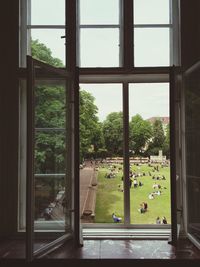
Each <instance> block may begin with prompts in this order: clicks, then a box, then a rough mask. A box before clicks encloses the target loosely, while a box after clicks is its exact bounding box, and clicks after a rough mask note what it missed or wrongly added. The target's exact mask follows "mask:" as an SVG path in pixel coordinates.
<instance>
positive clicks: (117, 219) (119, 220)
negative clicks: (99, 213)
mask: <svg viewBox="0 0 200 267" xmlns="http://www.w3.org/2000/svg"><path fill="white" fill-rule="evenodd" d="M112 218H113V221H114V222H115V223H118V222H121V221H122V218H120V217H117V216H116V215H115V213H113V214H112Z"/></svg>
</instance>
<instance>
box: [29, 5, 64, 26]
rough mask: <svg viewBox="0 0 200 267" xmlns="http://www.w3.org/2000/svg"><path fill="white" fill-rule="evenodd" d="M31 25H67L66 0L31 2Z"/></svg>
mask: <svg viewBox="0 0 200 267" xmlns="http://www.w3.org/2000/svg"><path fill="white" fill-rule="evenodd" d="M44 14H45V15H44ZM31 24H32V25H65V0H42V1H41V0H31Z"/></svg>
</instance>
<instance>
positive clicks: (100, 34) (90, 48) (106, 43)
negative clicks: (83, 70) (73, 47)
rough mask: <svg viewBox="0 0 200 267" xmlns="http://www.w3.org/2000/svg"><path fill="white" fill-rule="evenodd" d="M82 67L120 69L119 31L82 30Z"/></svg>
mask: <svg viewBox="0 0 200 267" xmlns="http://www.w3.org/2000/svg"><path fill="white" fill-rule="evenodd" d="M80 54H81V55H80V56H81V58H80V65H81V67H119V30H118V29H81V39H80Z"/></svg>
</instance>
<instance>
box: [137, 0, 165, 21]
mask: <svg viewBox="0 0 200 267" xmlns="http://www.w3.org/2000/svg"><path fill="white" fill-rule="evenodd" d="M133 1H134V24H168V23H169V5H170V4H169V0H133Z"/></svg>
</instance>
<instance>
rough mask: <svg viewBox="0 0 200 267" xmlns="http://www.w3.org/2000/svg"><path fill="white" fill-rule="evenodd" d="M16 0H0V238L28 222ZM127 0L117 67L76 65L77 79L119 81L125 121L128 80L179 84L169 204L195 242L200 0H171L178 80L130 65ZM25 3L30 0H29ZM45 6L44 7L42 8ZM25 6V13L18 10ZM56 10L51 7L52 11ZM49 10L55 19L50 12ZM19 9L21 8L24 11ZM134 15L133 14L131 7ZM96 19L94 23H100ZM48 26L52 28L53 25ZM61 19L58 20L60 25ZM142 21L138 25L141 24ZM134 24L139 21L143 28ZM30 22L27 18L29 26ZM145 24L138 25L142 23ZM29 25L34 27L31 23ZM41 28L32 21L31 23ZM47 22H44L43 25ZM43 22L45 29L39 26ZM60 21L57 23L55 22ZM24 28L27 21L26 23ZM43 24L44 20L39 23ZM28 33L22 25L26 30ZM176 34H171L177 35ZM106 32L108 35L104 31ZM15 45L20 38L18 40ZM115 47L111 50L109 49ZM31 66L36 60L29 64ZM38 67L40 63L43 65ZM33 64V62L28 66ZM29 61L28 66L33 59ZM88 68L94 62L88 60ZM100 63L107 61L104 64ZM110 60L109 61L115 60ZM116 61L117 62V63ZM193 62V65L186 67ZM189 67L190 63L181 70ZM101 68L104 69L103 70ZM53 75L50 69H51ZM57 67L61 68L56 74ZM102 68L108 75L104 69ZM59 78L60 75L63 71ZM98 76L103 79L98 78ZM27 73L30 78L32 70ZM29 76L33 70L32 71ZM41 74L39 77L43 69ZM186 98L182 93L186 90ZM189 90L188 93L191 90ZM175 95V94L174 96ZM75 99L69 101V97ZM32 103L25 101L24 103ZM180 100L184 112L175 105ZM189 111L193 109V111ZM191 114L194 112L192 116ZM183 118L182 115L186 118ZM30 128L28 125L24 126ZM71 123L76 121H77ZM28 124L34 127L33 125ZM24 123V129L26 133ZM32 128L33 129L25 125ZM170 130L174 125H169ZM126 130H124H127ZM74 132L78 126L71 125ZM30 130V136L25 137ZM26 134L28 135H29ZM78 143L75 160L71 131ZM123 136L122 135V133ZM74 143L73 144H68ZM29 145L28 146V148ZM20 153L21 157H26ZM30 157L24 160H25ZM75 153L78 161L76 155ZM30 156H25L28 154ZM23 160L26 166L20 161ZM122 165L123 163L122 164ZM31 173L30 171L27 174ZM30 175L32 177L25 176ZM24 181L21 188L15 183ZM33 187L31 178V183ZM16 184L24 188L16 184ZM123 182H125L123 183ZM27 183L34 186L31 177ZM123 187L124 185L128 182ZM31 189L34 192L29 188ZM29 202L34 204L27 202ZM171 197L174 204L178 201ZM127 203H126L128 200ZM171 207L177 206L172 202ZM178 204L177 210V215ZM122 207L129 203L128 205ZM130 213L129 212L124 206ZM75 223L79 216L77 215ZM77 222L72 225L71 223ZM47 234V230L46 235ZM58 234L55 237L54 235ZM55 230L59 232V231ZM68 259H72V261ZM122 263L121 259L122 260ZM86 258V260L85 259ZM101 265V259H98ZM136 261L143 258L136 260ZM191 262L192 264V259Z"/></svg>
mask: <svg viewBox="0 0 200 267" xmlns="http://www.w3.org/2000/svg"><path fill="white" fill-rule="evenodd" d="M19 2H20V1H19V0H16V1H11V0H7V1H4V2H3V4H2V8H1V9H0V12H1V16H0V18H1V26H2V27H1V37H2V39H1V40H2V41H1V90H0V101H1V103H0V109H1V111H0V116H1V120H0V121H1V127H2V129H1V139H0V142H1V143H0V210H1V216H0V217H1V222H0V236H1V239H2V240H3V239H5V238H9V239H11V240H15V239H16V238H19V237H22V238H23V239H24V240H25V238H24V234H23V235H21V233H20V231H18V229H19V223H21V224H23V223H24V221H25V217H23V218H22V217H20V218H19V216H18V215H19V214H18V211H19V207H20V208H22V209H23V210H26V209H25V206H26V201H25V202H24V201H23V198H20V196H22V195H23V194H21V193H20V192H25V189H26V184H25V182H22V180H20V178H21V177H22V173H21V172H20V171H21V170H23V171H25V173H24V174H23V175H24V176H25V177H26V167H27V165H26V164H25V163H24V162H29V163H30V161H31V159H30V156H31V154H26V148H25V151H24V152H23V153H22V154H19V150H20V148H22V149H23V148H24V144H26V139H24V136H26V129H25V128H23V127H21V125H23V123H24V122H25V121H26V116H27V115H28V116H30V113H27V112H22V113H21V115H22V116H20V112H19V110H20V109H21V108H25V110H26V105H25V106H24V107H22V102H21V101H22V98H25V99H26V95H24V91H20V90H19V79H20V80H21V83H23V82H24V81H25V80H26V78H27V77H28V76H29V74H30V69H29V70H28V69H27V66H26V65H25V55H26V54H27V53H28V52H27V50H26V49H27V47H26V43H27V40H28V38H26V37H27V36H26V37H24V36H22V35H21V34H20V35H19V21H20V23H21V24H20V29H22V28H23V27H25V28H26V27H27V24H23V23H22V22H23V20H26V14H27V12H26V11H27V9H26V8H27V5H26V2H25V1H21V5H19ZM124 2H126V3H128V4H125V6H124V9H123V12H124V14H125V16H123V23H124V24H125V25H126V27H124V28H123V29H124V31H123V35H122V36H120V37H121V39H122V40H123V41H122V42H123V48H124V51H125V52H124V53H123V55H121V56H122V59H121V63H123V64H121V65H120V64H118V65H119V66H117V67H116V66H114V68H108V69H106V67H105V66H103V67H102V69H101V68H88V69H87V68H82V67H81V69H80V70H79V74H80V76H79V79H80V80H81V82H93V83H94V82H108V81H109V82H111V83H116V82H121V83H122V84H123V86H124V87H123V88H124V102H123V103H124V111H125V114H126V115H125V116H124V120H125V121H124V125H125V127H126V125H127V122H128V116H127V114H128V110H127V88H128V83H129V82H131V81H133V79H134V81H135V82H139V81H140V82H150V81H151V82H166V81H168V82H170V84H171V86H175V87H176V88H178V89H177V90H172V92H176V94H174V95H173V96H172V95H171V103H170V107H171V112H172V114H173V116H170V123H171V125H172V127H171V128H170V129H172V130H173V132H172V137H173V136H174V138H172V146H171V152H172V154H173V155H174V157H173V159H171V163H172V161H173V162H174V164H175V163H176V165H173V164H171V167H172V170H173V175H175V176H173V177H176V178H177V179H175V178H174V179H172V183H173V186H174V187H176V188H177V190H176V192H174V195H173V196H172V203H173V204H174V203H175V204H176V205H177V207H178V209H177V210H178V212H177V211H176V210H175V209H173V210H172V217H173V226H174V227H175V225H176V224H177V222H178V224H181V227H182V229H181V230H182V231H183V233H184V234H185V235H187V237H188V238H189V239H190V240H191V241H192V242H193V243H194V244H195V245H196V246H199V223H200V212H199V211H200V209H199V206H200V202H199V199H200V197H199V194H200V189H199V188H200V183H199V175H200V168H199V151H200V143H199V129H198V125H199V120H200V116H199V103H198V101H195V100H198V99H199V80H198V77H199V75H198V71H199V65H198V62H199V57H200V52H199V46H200V34H199V32H200V23H199V11H200V3H199V1H197V0H196V1H195V0H192V1H187V0H182V1H173V5H175V9H174V10H176V12H177V13H174V16H175V17H176V18H179V19H177V20H176V23H175V24H173V30H174V31H173V33H174V36H175V37H176V36H178V33H179V30H178V28H179V27H180V30H181V34H180V38H179V39H178V40H176V42H173V45H174V47H173V53H171V54H170V56H171V59H170V60H171V62H170V64H169V65H170V66H172V65H175V66H176V67H177V68H176V69H175V72H176V74H177V73H178V75H177V79H176V81H175V80H174V76H173V75H171V76H170V77H171V80H170V81H169V74H170V73H171V72H172V68H169V66H167V67H166V66H164V67H161V68H159V67H152V68H151V67H149V68H148V67H146V66H145V67H144V68H142V67H141V66H140V67H136V68H135V69H134V70H133V69H132V68H133V49H132V48H133V42H132V41H131V40H132V32H133V31H132V20H131V18H132V16H133V15H131V14H130V11H131V10H132V11H133V9H132V1H129V0H128V1H124ZM28 3H30V1H28ZM74 3H75V1H67V5H68V6H67V10H68V11H67V12H69V10H70V14H69V16H67V23H68V32H67V34H69V35H70V38H69V39H68V40H67V41H66V43H67V44H68V48H69V50H68V52H67V53H68V57H67V60H68V63H67V65H68V71H71V72H72V73H74V72H75V66H76V64H75V62H76V60H75V56H76V53H75V44H76V30H75V27H74V25H75V23H76V16H75V13H76V9H75V6H74ZM47 10H48V9H47ZM24 11H25V13H23V12H24ZM54 12H55V10H54ZM54 12H52V19H53V14H54ZM179 12H180V16H179V17H178V13H179ZM22 14H23V15H22ZM132 14H133V13H132ZM97 24H98V23H97ZM51 26H52V27H51ZM61 26H63V25H61ZM90 26H91V25H89V26H88V25H86V24H85V26H83V25H82V28H84V27H85V28H87V27H88V28H95V25H92V26H91V27H90ZM140 26H141V25H140ZM140 26H138V27H140ZM30 27H31V25H29V28H30ZM101 27H102V25H101V23H99V24H98V25H97V26H96V28H101ZM106 27H107V28H109V27H110V28H111V29H112V28H115V29H116V28H117V29H118V28H119V24H117V23H114V26H113V27H112V26H110V25H109V23H108V24H107V26H106ZM142 27H144V25H143V26H141V28H142ZM148 27H151V24H149V25H147V28H148ZM154 27H155V28H156V27H158V28H159V27H161V28H162V27H167V28H168V30H169V28H170V29H171V27H172V25H171V24H170V23H168V24H167V25H161V26H158V25H157V26H155V25H154ZM33 28H34V27H33ZM36 28H40V27H39V26H37V25H35V29H36ZM44 28H45V27H44ZM44 28H43V29H44ZM52 28H54V29H55V28H56V26H55V25H49V26H48V27H46V28H45V29H46V30H47V29H52ZM58 28H59V27H58ZM26 29H27V28H26ZM41 29H42V27H41ZM25 32H26V30H25ZM130 33H131V35H130ZM175 37H174V40H175V39H176V38H175ZM105 39H106V38H105ZM19 40H23V41H25V42H22V43H20V42H19ZM19 44H20V45H19ZM111 51H112V49H111ZM34 64H35V68H36V69H37V68H38V66H36V65H37V64H39V63H34ZM41 66H42V67H41ZM29 67H31V65H30V66H29ZM32 67H33V65H32ZM40 67H41V68H43V67H44V69H45V72H44V73H40V74H39V75H44V77H45V78H52V75H53V72H54V70H52V69H51V68H49V72H48V73H46V72H47V69H48V68H47V69H46V66H43V65H40ZM90 67H91V66H90ZM104 67H105V68H104ZM112 67H113V66H112ZM115 67H116V68H115ZM189 69H190V70H189ZM186 70H188V71H187V72H186ZM105 73H106V75H105ZM54 74H55V73H54ZM57 74H58V73H57ZM182 74H184V79H183V80H182V79H180V77H181V75H182ZM59 75H60V76H59V78H60V77H61V76H62V75H63V77H65V74H63V73H62V72H61V74H60V73H59ZM104 75H105V76H104ZM63 77H62V78H63ZM102 77H103V78H102ZM29 78H30V77H29ZM31 78H32V79H33V77H32V76H31ZM40 78H41V76H40ZM175 87H174V88H175ZM184 93H185V95H186V97H185V95H184ZM191 95H192V96H191ZM71 97H72V98H73V99H72V100H75V101H76V100H77V99H76V97H74V95H72V96H71ZM174 100H175V101H174ZM72 104H73V101H72ZM28 107H30V105H29V106H28ZM180 107H181V112H179V111H180ZM76 112H77V110H74V114H75V116H77V113H76ZM180 114H184V116H183V117H182V116H181V117H180ZM191 115H192V116H191ZM193 115H194V116H193ZM184 117H185V118H184ZM29 126H30V128H31V125H29ZM74 127H75V129H76V127H77V125H74ZM31 129H32V128H31ZM23 130H25V132H23ZM29 130H30V129H29ZM172 130H171V131H172ZM126 132H127V131H126ZM75 134H76V132H75ZM29 137H30V136H29ZM30 138H31V137H30ZM74 140H76V141H75V147H73V150H72V152H74V153H72V154H73V155H72V157H73V160H74V162H75V166H76V163H77V162H78V161H77V162H76V160H77V158H78V155H77V148H78V146H77V139H76V138H74ZM126 141H127V139H126ZM127 143H128V142H126V145H125V148H124V155H125V157H126V159H127V155H128V151H129V150H128V145H127ZM73 145H74V143H73ZM29 149H30V150H31V147H29ZM24 156H25V158H24ZM27 159H28V160H27ZM75 159H76V160H75ZM26 160H27V161H26ZM24 164H25V165H24ZM77 166H78V168H76V169H75V168H74V169H73V171H74V173H73V175H74V176H73V177H76V175H77V169H78V170H79V164H77ZM126 168H127V165H126ZM29 178H30V177H29ZM27 181H28V182H29V181H30V180H29V179H28V180H27ZM74 181H75V184H76V185H77V183H78V182H77V180H76V179H75V180H74ZM20 185H21V187H20ZM32 187H33V185H32ZM19 188H20V190H21V191H19ZM127 188H128V187H127ZM29 189H31V184H30V187H29ZM125 190H126V189H125ZM29 193H31V191H30V192H29ZM126 193H127V194H126V197H127V198H128V195H129V194H128V191H126ZM127 198H126V199H125V202H126V204H127V203H128V201H129V200H128V199H127ZM27 201H29V204H30V203H31V194H27ZM74 201H75V207H74V210H71V211H70V212H72V213H73V212H74V211H75V212H76V211H77V207H78V204H77V203H78V201H79V198H78V196H77V195H76V197H75V198H74ZM32 204H33V203H32ZM175 204H174V207H175ZM126 207H128V204H127V205H126ZM175 208H176V207H175ZM180 209H181V214H182V215H181V216H180ZM126 210H127V209H126ZM27 212H28V216H27V218H28V219H27V221H26V222H27V232H29V233H31V230H32V227H33V211H32V210H31V208H30V209H29V210H27ZM72 216H74V215H72ZM126 218H127V220H128V213H127V217H126ZM74 220H75V222H76V223H77V221H78V218H77V217H75V218H74ZM74 229H75V230H74ZM79 229H80V228H79V225H77V224H75V225H74V228H73V230H74V235H75V236H76V240H77V239H78V238H79ZM175 233H176V229H175V228H173V233H172V234H173V237H174V238H175V236H174V235H175ZM47 236H48V235H47ZM58 236H59V235H57V236H54V238H55V239H56V238H57V237H58ZM34 237H35V235H34V234H32V235H29V236H28V239H27V240H28V241H27V244H28V254H27V257H28V258H29V259H31V258H32V254H30V252H31V251H33V247H31V245H33V239H34ZM59 237H60V236H59ZM57 261H58V263H60V264H62V263H63V262H62V263H61V261H60V262H59V259H56V262H57ZM69 262H70V261H69ZM122 262H123V260H122ZM37 264H41V262H40V261H39V262H38V261H37V262H35V265H36V266H37ZM89 264H90V263H89ZM97 264H98V263H97ZM138 264H144V262H142V260H141V263H140V261H139V263H138ZM190 264H191V263H190Z"/></svg>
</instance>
